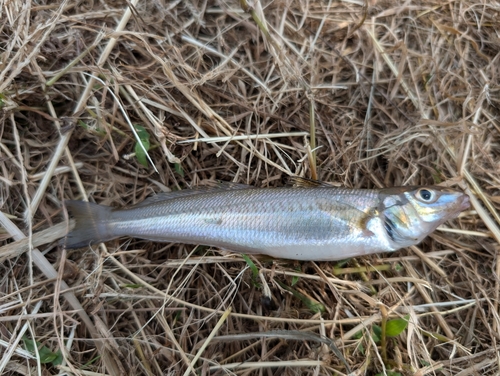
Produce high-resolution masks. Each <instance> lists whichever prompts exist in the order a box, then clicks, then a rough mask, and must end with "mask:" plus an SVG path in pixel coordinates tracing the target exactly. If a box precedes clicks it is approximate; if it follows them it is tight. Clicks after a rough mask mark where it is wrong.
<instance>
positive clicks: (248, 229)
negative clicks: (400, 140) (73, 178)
mask: <svg viewBox="0 0 500 376" xmlns="http://www.w3.org/2000/svg"><path fill="white" fill-rule="evenodd" d="M295 182H298V183H297V184H295V186H293V187H289V186H285V187H277V188H256V187H252V186H248V185H243V184H232V183H219V184H217V185H216V186H215V187H210V188H199V189H186V190H180V191H173V192H167V193H159V194H157V195H155V196H153V197H150V198H147V199H146V200H144V201H143V202H141V203H139V204H137V205H134V206H131V207H125V208H112V207H109V206H102V205H98V204H94V203H90V202H84V201H77V200H68V201H65V206H66V208H67V209H68V210H69V212H70V213H71V214H72V216H73V218H74V219H75V221H76V224H75V227H74V229H73V230H71V231H70V232H69V233H68V234H67V236H66V238H65V240H64V243H65V246H66V247H67V248H80V247H87V246H89V245H92V244H96V243H101V242H106V241H109V240H113V239H116V238H121V237H125V236H128V237H133V238H141V239H146V240H151V241H157V242H172V243H185V244H201V245H206V246H212V247H219V248H222V249H225V250H230V251H234V252H239V253H245V254H263V255H268V256H272V257H274V258H282V259H292V260H303V261H334V260H341V259H348V258H351V257H357V256H363V255H369V254H373V253H379V252H392V251H396V250H398V249H401V248H404V247H408V246H411V245H415V244H418V243H420V242H421V241H422V240H423V239H424V238H425V237H426V236H427V235H429V234H430V233H432V232H433V231H434V230H435V229H436V228H437V227H438V226H439V225H441V224H442V223H444V222H446V221H448V220H450V219H453V218H456V217H457V216H458V215H459V214H460V213H461V212H462V211H464V210H466V209H468V208H469V206H470V202H469V197H468V196H467V195H466V194H465V193H463V192H460V191H458V190H455V189H451V188H445V187H440V186H403V187H391V188H383V189H349V188H339V187H334V186H332V185H330V184H328V183H321V182H315V181H310V180H308V179H299V178H296V179H295Z"/></svg>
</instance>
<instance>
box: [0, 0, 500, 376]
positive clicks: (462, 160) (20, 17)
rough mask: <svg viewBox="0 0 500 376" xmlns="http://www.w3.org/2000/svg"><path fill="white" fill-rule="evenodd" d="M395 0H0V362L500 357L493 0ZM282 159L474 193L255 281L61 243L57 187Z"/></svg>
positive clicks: (497, 52) (126, 249)
mask: <svg viewBox="0 0 500 376" xmlns="http://www.w3.org/2000/svg"><path fill="white" fill-rule="evenodd" d="M397 3H399V2H389V1H387V2H384V1H382V2H376V1H370V2H369V3H367V4H365V5H363V2H361V1H360V2H356V1H345V2H329V1H317V0H316V1H309V2H306V1H297V0H290V1H261V2H259V1H253V2H249V5H250V6H249V7H248V8H247V9H245V10H246V11H244V10H243V8H242V7H241V5H243V6H244V5H245V4H246V2H245V1H242V3H241V4H240V2H238V1H205V0H201V1H171V2H163V1H142V2H139V1H136V0H134V1H131V2H130V3H129V4H130V8H129V10H128V11H127V10H126V4H127V2H125V1H88V2H70V1H62V0H59V1H46V2H44V1H39V2H27V1H21V0H11V1H6V0H0V20H2V22H0V30H1V33H0V45H1V49H0V96H1V106H2V109H1V126H0V170H1V173H0V203H1V205H2V206H1V212H0V222H1V224H2V226H3V230H1V231H0V241H1V242H2V243H3V244H4V245H8V244H10V246H7V247H5V248H2V249H1V253H0V258H1V259H2V260H3V263H2V265H1V272H0V275H1V276H2V278H1V279H0V314H1V316H0V339H1V342H0V353H1V354H2V356H1V360H0V373H1V374H6V375H7V374H8V375H10V374H12V375H17V374H23V375H27V374H30V375H31V374H33V375H37V374H38V375H42V374H43V375H48V374H58V373H60V374H78V375H101V374H109V375H120V374H130V375H162V374H169V375H182V374H186V375H195V374H201V375H208V374H211V375H222V374H237V375H270V374H282V375H292V374H293V375H295V374H297V375H298V374H300V375H319V374H346V373H347V371H346V368H345V365H344V364H343V362H342V361H341V359H340V358H339V357H338V356H336V355H335V352H334V347H333V345H332V343H333V344H336V346H337V347H338V348H339V349H340V352H341V353H342V354H343V357H345V359H346V360H347V363H348V365H349V367H350V369H351V370H352V372H353V374H355V375H375V374H377V373H383V372H389V371H393V372H398V373H399V374H402V375H410V374H411V375H413V374H414V375H498V374H499V373H500V357H499V356H498V349H497V342H498V339H499V338H500V317H499V313H500V307H499V304H498V298H499V291H500V258H499V257H498V251H499V250H500V247H499V241H500V230H499V226H500V219H499V216H498V213H497V212H496V208H498V207H499V205H500V195H499V194H500V173H499V171H500V164H499V162H498V161H499V160H500V159H499V157H500V146H499V142H500V136H499V135H500V133H499V131H500V123H499V121H498V118H499V110H498V109H499V105H500V103H499V100H498V97H499V84H500V68H499V67H500V39H499V34H498V30H500V3H499V2H498V1H491V2H479V1H475V0H466V1H449V2H442V1H432V0H422V1H414V2H406V3H404V5H397ZM130 124H140V125H142V126H143V127H144V128H145V129H146V131H147V133H148V134H149V135H150V142H151V146H152V148H151V150H150V151H149V156H150V158H151V161H152V162H153V165H154V167H153V165H152V164H151V163H150V164H149V166H148V167H147V168H146V167H144V166H142V165H141V164H140V163H139V162H138V160H137V158H136V156H135V154H133V153H134V151H135V150H134V147H135V145H136V141H135V135H134V133H133V131H132V128H131V126H130ZM268 134H270V135H272V137H271V136H269V137H263V135H268ZM235 136H248V137H235ZM250 136H251V137H250ZM215 138H217V139H215ZM194 140H195V141H196V142H193V141H194ZM185 141H189V142H185ZM288 175H301V176H306V177H318V178H319V179H321V180H325V181H330V182H335V183H339V184H341V185H344V186H348V187H362V188H374V187H375V188H376V187H382V186H393V185H405V184H414V185H416V184H428V183H443V184H449V185H458V186H460V187H462V188H463V189H465V190H466V191H467V192H468V193H469V194H470V196H471V199H472V203H473V207H472V208H471V210H470V211H468V212H466V213H464V215H463V216H461V217H460V218H459V219H457V220H454V221H451V222H449V223H447V224H446V227H447V229H448V231H437V232H436V233H435V234H433V235H432V236H431V237H429V238H428V239H426V240H425V241H424V242H423V243H422V244H420V245H419V246H418V247H413V248H412V249H408V250H402V251H399V252H397V253H395V254H381V255H374V256H369V257H365V258H360V259H357V260H355V261H354V260H351V261H350V262H349V265H340V266H339V265H337V263H313V262H304V263H297V262H289V261H286V260H275V261H270V260H269V259H267V258H264V257H252V260H253V262H254V263H255V264H256V266H257V268H258V269H259V271H260V276H259V279H258V280H257V283H256V281H254V280H252V271H251V270H250V269H249V268H247V263H246V262H245V261H244V260H243V259H242V258H241V257H240V256H239V255H232V254H227V253H223V252H221V251H219V250H216V249H207V248H206V247H193V246H186V245H179V244H158V243H150V242H145V241H139V240H135V239H122V240H120V241H114V242H109V243H107V244H106V247H105V246H100V247H97V248H95V249H88V250H77V251H66V250H63V249H61V248H60V247H58V246H57V242H54V239H56V238H57V237H60V236H61V234H62V233H64V232H65V231H66V224H65V219H66V217H65V214H64V211H63V210H62V201H63V200H64V199H69V198H71V199H78V198H79V199H86V198H88V199H91V200H93V201H95V202H98V203H103V204H110V205H114V206H124V205H128V204H132V203H135V202H138V201H141V200H143V199H144V198H145V197H147V196H148V195H150V194H152V193H153V192H158V191H162V190H166V189H168V188H174V189H176V188H184V187H188V186H194V185H197V184H199V183H200V182H201V181H203V180H207V179H208V180H212V179H219V180H224V181H235V182H241V183H247V184H254V185H257V186H275V185H281V184H283V183H284V181H285V179H286V177H287V176H288ZM59 223H63V224H62V225H60V226H59V227H55V228H52V229H51V230H48V232H45V233H43V236H44V237H43V239H42V237H41V236H40V234H39V232H40V231H41V230H44V229H47V228H49V227H51V226H55V225H57V224H59ZM451 230H453V231H451ZM24 237H28V240H26V241H25V244H24V245H23V244H21V243H22V240H21V239H22V238H24ZM13 240H18V241H20V243H15V244H13V243H12V242H13ZM29 242H31V243H32V244H33V246H34V247H36V246H38V248H33V247H29V246H27V244H29ZM358 263H359V264H358ZM366 267H369V270H367V269H366ZM372 267H373V268H372ZM339 268H340V269H339ZM343 268H345V269H343ZM292 284H294V285H293V288H294V289H295V290H297V291H299V292H301V293H302V294H303V295H304V296H306V297H309V299H310V300H311V301H314V302H315V303H317V304H319V305H322V306H323V307H324V312H320V313H316V312H314V310H313V309H311V308H310V307H308V306H307V305H306V304H305V303H304V301H303V300H301V299H300V298H298V297H297V295H292V294H291V293H290V292H289V291H287V290H286V289H285V288H284V287H283V286H285V287H290V286H292ZM266 293H267V294H271V301H270V302H269V301H266V299H263V297H264V295H266ZM404 315H408V316H409V322H410V323H409V326H408V328H407V329H406V330H405V331H404V332H403V333H402V334H401V335H399V336H397V337H396V338H385V339H382V340H381V341H380V342H376V341H375V340H374V339H373V338H372V337H371V336H370V333H371V332H372V331H373V328H375V326H374V325H378V326H384V325H385V324H386V323H387V320H388V319H389V320H391V319H392V318H396V317H402V316H404ZM23 337H24V338H25V339H28V340H36V341H37V342H38V343H39V344H40V346H39V348H38V351H35V352H30V351H28V350H30V346H29V345H28V344H27V343H26V341H25V340H24V341H23ZM332 341H333V342H332ZM33 347H34V346H31V350H33ZM46 350H50V351H52V352H57V351H58V350H60V351H61V353H62V358H63V361H62V363H61V364H60V365H55V363H58V362H57V361H55V362H54V361H53V360H50V356H47V355H46V354H44V351H46ZM44 362H45V363H44ZM42 363H43V364H42ZM387 374H390V373H387ZM393 375H394V374H393Z"/></svg>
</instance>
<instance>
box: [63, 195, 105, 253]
mask: <svg viewBox="0 0 500 376" xmlns="http://www.w3.org/2000/svg"><path fill="white" fill-rule="evenodd" d="M64 204H65V205H66V207H67V208H68V210H69V212H70V213H71V215H72V216H73V218H74V219H75V222H76V224H75V228H74V229H73V230H72V231H70V232H69V233H68V235H66V238H65V239H63V241H62V243H63V244H64V245H65V246H66V248H81V247H87V246H89V245H90V244H95V243H101V242H103V241H106V240H111V239H113V238H115V236H113V235H111V234H110V233H109V231H108V229H107V227H108V226H107V222H108V221H109V218H110V215H111V210H112V209H111V207H109V206H102V205H97V204H93V203H91V202H85V201H75V200H68V201H64Z"/></svg>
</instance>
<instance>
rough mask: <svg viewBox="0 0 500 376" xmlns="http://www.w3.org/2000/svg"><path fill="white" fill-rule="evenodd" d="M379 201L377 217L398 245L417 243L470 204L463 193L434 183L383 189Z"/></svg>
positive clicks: (400, 246)
mask: <svg viewBox="0 0 500 376" xmlns="http://www.w3.org/2000/svg"><path fill="white" fill-rule="evenodd" d="M379 200H380V201H379V202H380V207H379V210H378V212H379V213H380V218H381V219H382V221H383V223H384V228H385V230H386V232H387V235H388V237H389V238H390V240H391V241H392V242H393V243H395V245H397V246H398V248H402V247H407V246H410V245H414V244H417V243H419V242H420V241H422V240H423V239H424V238H425V237H426V236H427V235H429V234H430V233H431V232H432V231H434V230H435V229H436V228H437V227H438V226H439V225H441V224H442V223H444V222H446V221H447V220H449V219H453V218H456V217H457V216H458V215H459V214H460V212H462V211H463V210H466V209H467V208H469V206H470V201H469V196H467V195H466V194H465V193H463V192H460V191H457V190H454V189H451V188H445V187H437V186H423V187H397V188H387V189H383V190H381V192H380V194H379Z"/></svg>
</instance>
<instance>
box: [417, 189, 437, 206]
mask: <svg viewBox="0 0 500 376" xmlns="http://www.w3.org/2000/svg"><path fill="white" fill-rule="evenodd" d="M417 198H418V199H420V200H421V201H424V202H428V203H432V202H434V201H435V200H436V193H435V192H434V191H431V190H429V189H425V188H422V189H420V190H419V191H418V192H417Z"/></svg>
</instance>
